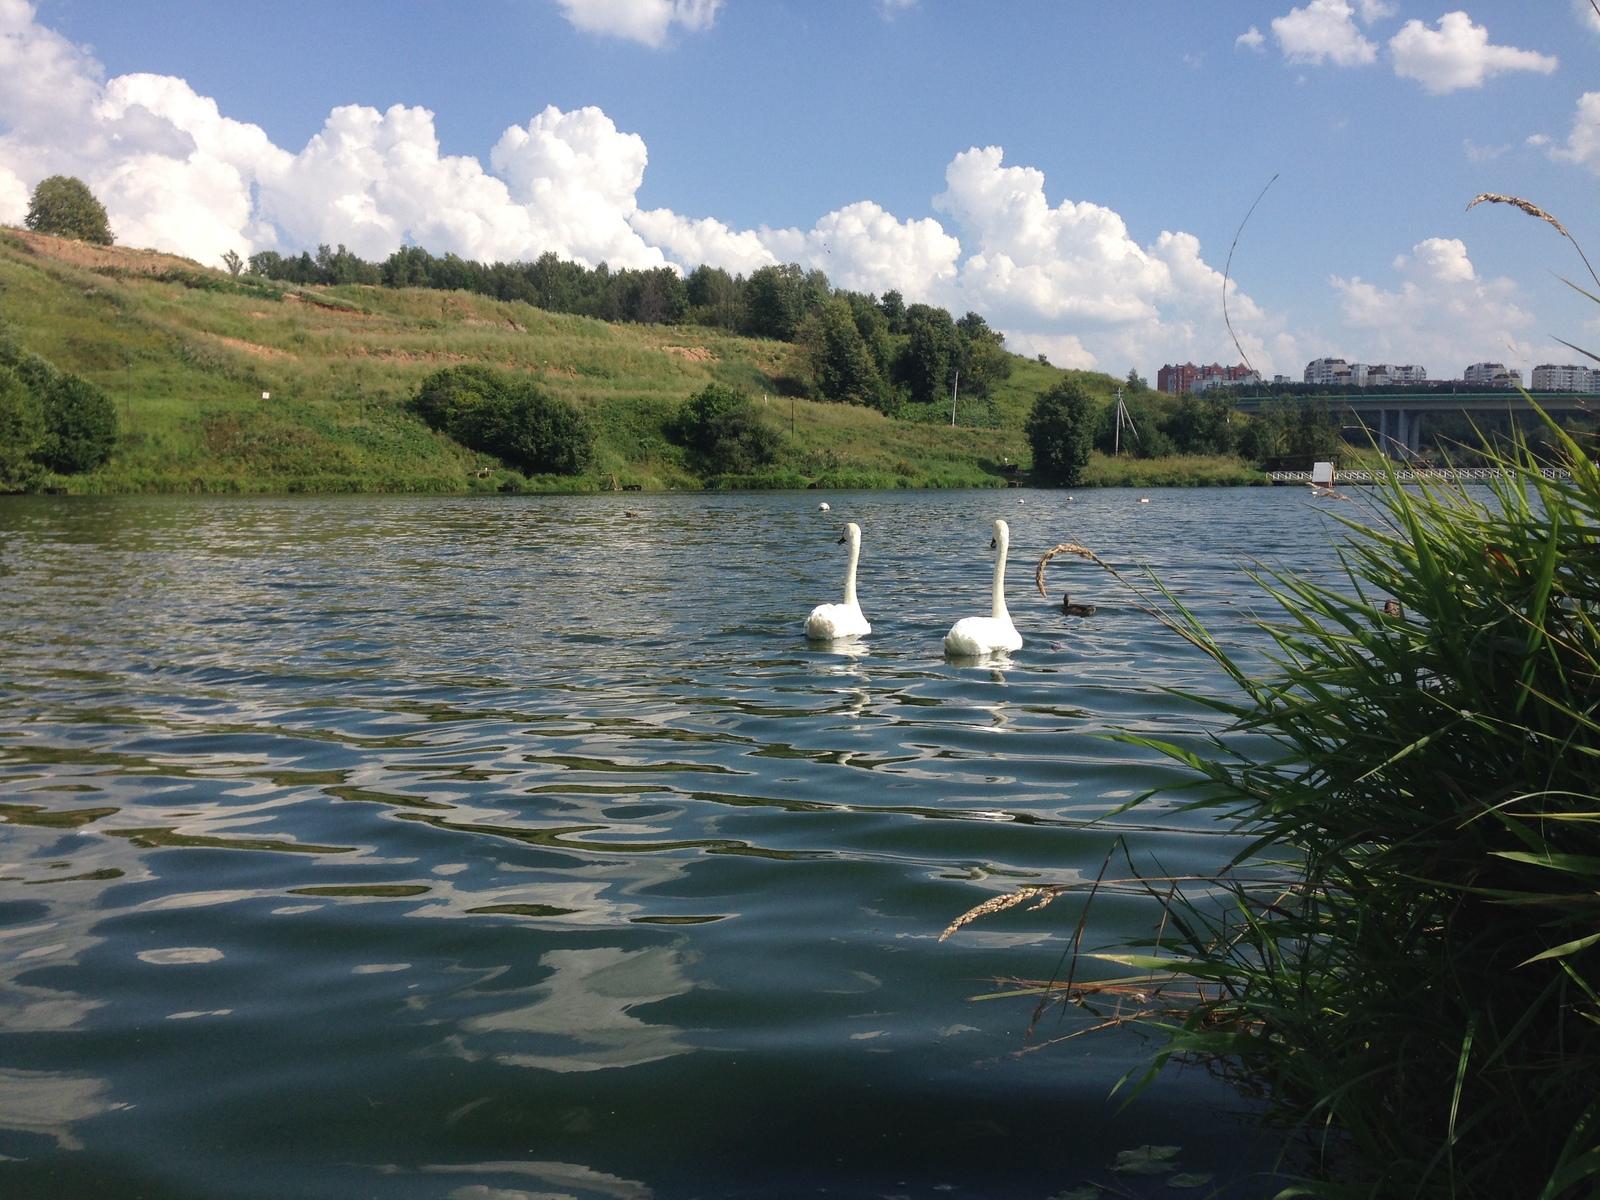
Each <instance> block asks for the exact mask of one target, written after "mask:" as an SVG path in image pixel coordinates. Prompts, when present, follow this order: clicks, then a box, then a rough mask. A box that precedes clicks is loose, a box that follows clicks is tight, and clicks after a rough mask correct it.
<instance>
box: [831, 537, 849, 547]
mask: <svg viewBox="0 0 1600 1200" xmlns="http://www.w3.org/2000/svg"><path fill="white" fill-rule="evenodd" d="M849 540H850V538H849V536H848V535H845V536H843V537H841V538H840V539H839V540H838V541H837V542H835V543H834V545H836V546H842V545H844V544H845V543H846V542H848V541H849Z"/></svg>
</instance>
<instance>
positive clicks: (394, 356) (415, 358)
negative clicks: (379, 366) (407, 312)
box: [345, 346, 473, 363]
mask: <svg viewBox="0 0 1600 1200" xmlns="http://www.w3.org/2000/svg"><path fill="white" fill-rule="evenodd" d="M345 356H346V357H347V358H370V359H372V360H373V361H374V362H400V363H429V362H471V361H473V359H472V358H471V356H470V355H466V354H451V353H450V352H449V351H447V350H374V349H373V348H372V347H371V346H352V347H351V348H350V349H349V350H348V351H346V352H345Z"/></svg>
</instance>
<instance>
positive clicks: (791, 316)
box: [744, 263, 830, 342]
mask: <svg viewBox="0 0 1600 1200" xmlns="http://www.w3.org/2000/svg"><path fill="white" fill-rule="evenodd" d="M829 291H830V289H829V287H828V277H827V276H826V275H824V274H823V273H822V272H821V271H811V272H809V273H808V272H804V271H802V270H801V269H800V266H799V264H798V263H786V264H785V265H783V266H781V267H762V268H761V269H760V270H759V271H756V272H755V273H754V274H752V275H751V276H750V278H749V280H748V281H747V282H746V283H745V285H744V309H745V332H746V333H748V334H750V335H751V336H753V337H767V338H777V339H778V340H779V341H782V342H792V341H794V338H795V334H797V333H798V332H799V331H800V322H802V321H803V320H805V317H806V314H807V313H809V312H810V311H812V310H813V309H815V308H820V307H822V305H823V304H824V303H826V302H827V299H828V296H829Z"/></svg>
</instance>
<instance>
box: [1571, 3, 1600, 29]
mask: <svg viewBox="0 0 1600 1200" xmlns="http://www.w3.org/2000/svg"><path fill="white" fill-rule="evenodd" d="M1572 15H1573V16H1575V17H1577V18H1578V20H1579V21H1580V22H1581V23H1582V24H1583V25H1584V26H1585V27H1586V28H1588V29H1590V30H1592V31H1593V32H1595V33H1600V12H1596V11H1595V9H1594V5H1593V4H1590V3H1589V0H1572Z"/></svg>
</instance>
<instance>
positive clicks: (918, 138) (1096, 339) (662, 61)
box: [0, 0, 1600, 377]
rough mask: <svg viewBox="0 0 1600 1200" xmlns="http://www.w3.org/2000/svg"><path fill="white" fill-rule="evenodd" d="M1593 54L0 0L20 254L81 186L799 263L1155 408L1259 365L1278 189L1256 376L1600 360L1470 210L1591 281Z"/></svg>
mask: <svg viewBox="0 0 1600 1200" xmlns="http://www.w3.org/2000/svg"><path fill="white" fill-rule="evenodd" d="M1597 30H1600V18H1597V17H1595V15H1594V14H1593V13H1592V11H1591V10H1590V9H1589V7H1588V5H1587V3H1582V4H1579V3H1572V2H1570V0H1538V2H1537V3H1527V2H1526V0H1523V2H1521V3H1511V2H1509V0H1499V2H1487V0H1482V2H1475V0H1467V2H1466V7H1465V8H1459V7H1457V6H1456V5H1453V4H1448V3H1446V4H1422V3H1415V2H1413V0H1301V2H1300V3H1295V2H1294V0H1260V2H1255V0H1239V2H1237V3H1201V4H1197V3H1194V2H1193V0H1125V2H1123V3H1117V4H1104V3H1079V2H1076V0H1057V2H1054V3H1043V2H1039V3H1030V2H1023V0H1016V2H1008V0H988V2H985V3H977V2H975V0H913V2H909V3H908V2H898V0H897V2H892V3H885V2H884V0H805V2H801V0H720V2H719V0H479V2H477V3H473V4H467V5H450V6H446V5H439V4H436V3H435V4H422V3H396V2H390V3H382V4H380V3H376V2H360V3H339V2H338V0H327V2H324V3H318V4H313V3H305V2H303V0H275V2H273V3H265V2H259V3H258V2H239V0H232V2H230V3H228V4H226V5H220V4H215V3H209V4H207V3H197V2H181V0H167V2H162V3H155V2H148V0H120V2H118V3H111V2H108V0H39V3H37V4H36V5H34V6H30V5H28V4H26V3H23V2H22V0H0V131H3V132H0V220H4V221H11V222H15V221H17V220H18V219H19V218H20V215H21V213H20V209H19V205H23V204H25V200H26V190H27V189H28V188H31V186H32V185H33V184H34V183H36V182H37V180H38V178H42V177H43V174H46V173H55V172H56V171H67V172H69V173H75V174H80V175H82V176H83V177H84V178H86V179H87V180H89V182H90V183H91V185H92V186H94V187H95V188H96V191H97V194H100V195H102V198H103V199H106V201H107V204H108V207H109V208H110V209H111V212H112V217H113V222H114V225H115V227H116V228H117V229H118V232H119V236H120V237H121V240H124V241H130V242H135V243H139V244H150V245H159V246H161V247H163V248H168V249H174V250H180V251H182V252H186V253H189V254H191V255H193V256H194V257H196V258H199V259H201V260H202V261H215V260H216V259H217V257H218V256H219V255H220V254H221V253H222V252H223V250H225V249H227V248H237V249H239V250H240V251H241V252H248V251H252V250H257V249H265V248H275V249H280V250H285V251H287V250H297V249H299V248H302V247H304V246H313V247H314V246H315V244H316V243H317V242H319V241H329V242H340V241H342V242H345V243H346V244H349V245H350V246H351V247H352V248H353V249H357V250H358V251H360V252H362V253H364V254H366V255H368V256H369V257H381V256H382V255H383V254H386V253H387V252H388V251H389V250H390V249H392V248H393V247H394V246H396V245H399V244H402V243H403V242H413V243H416V244H421V245H424V246H427V247H428V248H429V249H432V250H434V251H436V252H442V251H445V250H454V251H457V252H459V253H463V254H469V255H472V256H476V257H500V258H518V257H533V256H536V255H537V253H539V252H540V251H542V250H543V249H554V250H556V251H557V252H558V253H562V254H564V255H570V256H573V257H579V258H583V259H585V260H586V261H590V262H597V261H600V260H601V259H606V260H608V261H610V262H612V263H613V264H614V265H616V264H627V265H650V264H652V263H656V262H671V263H674V264H677V265H680V266H684V267H692V266H693V265H695V264H696V263H697V262H699V261H702V260H707V261H715V262H718V263H719V264H720V265H726V266H728V267H729V268H730V269H744V270H748V269H751V268H752V267H754V266H756V265H760V263H762V262H765V261H773V260H782V261H789V260H797V261H801V262H803V263H805V264H806V265H808V266H812V265H815V266H820V267H822V268H823V269H824V270H827V271H828V272H829V274H830V276H831V277H833V278H835V279H836V280H837V281H839V282H842V283H847V284H849V285H850V286H857V287H862V288H864V289H865V290H872V291H882V290H884V289H885V288H887V287H899V288H900V289H901V290H902V291H903V292H905V293H906V294H907V295H908V297H911V298H917V299H926V300H930V301H932V302H935V303H940V304H944V305H946V306H947V307H950V308H952V309H953V310H955V311H957V312H960V311H965V310H966V309H967V308H975V309H977V310H978V311H980V312H984V313H985V314H986V315H988V316H989V317H990V318H991V320H992V321H993V322H994V323H995V324H997V325H998V326H1000V327H1001V328H1003V329H1006V330H1007V331H1008V334H1009V336H1010V339H1011V344H1012V345H1013V346H1014V347H1015V348H1017V349H1020V350H1025V351H1027V352H1030V353H1034V352H1045V353H1048V354H1049V355H1050V357H1051V360H1052V361H1054V362H1058V363H1062V364H1067V365H1083V366H1095V367H1097V368H1099V369H1103V370H1108V371H1112V372H1115V373H1118V374H1120V373H1121V372H1123V371H1125V370H1126V369H1127V368H1128V367H1129V366H1137V367H1138V368H1139V369H1140V370H1141V371H1144V372H1146V373H1147V374H1148V373H1152V372H1153V371H1154V370H1155V368H1157V367H1159V366H1160V365H1161V363H1162V362H1164V361H1182V360H1184V359H1190V358H1193V359H1196V360H1200V359H1204V360H1207V361H1209V360H1211V359H1214V358H1221V359H1224V360H1226V361H1230V362H1231V361H1236V360H1237V358H1238V353H1237V351H1235V350H1234V349H1233V346H1232V344H1231V341H1230V340H1229V338H1228V336H1227V334H1226V331H1225V330H1224V329H1223V327H1222V323H1221V320H1220V316H1221V314H1220V294H1221V280H1220V278H1219V273H1220V272H1221V270H1222V267H1223V263H1224V261H1225V260H1226V257H1227V253H1228V246H1229V242H1230V241H1231V240H1232V238H1233V235H1234V231H1235V229H1236V228H1237V226H1238V224H1239V221H1240V220H1241V219H1242V217H1243V216H1244V213H1245V212H1246V210H1247V209H1248V208H1249V206H1250V204H1251V202H1252V201H1253V200H1254V199H1255V197H1256V195H1257V194H1258V193H1259V192H1260V190H1261V188H1262V187H1263V186H1264V185H1265V184H1266V183H1267V181H1268V180H1269V179H1270V178H1272V177H1273V176H1274V175H1277V176H1278V180H1277V183H1276V184H1274V186H1273V187H1272V189H1271V191H1270V192H1268V194H1267V196H1266V197H1265V199H1264V200H1263V201H1262V203H1261V206H1260V208H1259V209H1258V210H1257V212H1256V214H1255V216H1254V217H1253V218H1252V220H1251V223H1250V226H1249V227H1248V229H1247V230H1246V231H1245V234H1244V237H1243V239H1242V241H1241V243H1240V247H1239V250H1238V253H1237V255H1236V257H1235V261H1234V278H1235V279H1236V280H1237V282H1238V287H1239V291H1238V292H1237V293H1235V296H1234V300H1233V301H1232V304H1233V305H1234V311H1235V316H1236V325H1239V326H1240V332H1241V335H1242V339H1243V340H1244V343H1245V347H1246V350H1247V351H1249V352H1250V354H1251V357H1252V360H1253V361H1257V363H1258V365H1261V366H1264V367H1266V369H1268V370H1269V371H1279V372H1284V373H1288V374H1292V375H1298V373H1299V370H1300V368H1301V367H1302V366H1303V365H1304V362H1305V360H1306V359H1307V358H1309V357H1312V356H1314V355H1320V354H1325V353H1332V354H1340V355H1343V356H1344V357H1347V358H1352V359H1361V360H1362V361H1369V362H1370V361H1389V362H1421V363H1423V364H1424V365H1425V366H1426V367H1427V368H1428V370H1429V372H1430V374H1432V375H1434V376H1436V377H1449V376H1453V375H1457V374H1459V373H1460V370H1461V368H1462V367H1463V366H1464V365H1465V364H1466V363H1467V362H1471V361H1475V360H1478V359H1495V360H1500V361H1505V362H1508V363H1511V364H1512V365H1517V366H1521V367H1523V368H1524V369H1525V370H1526V368H1527V367H1530V366H1532V365H1533V364H1534V363H1535V362H1544V361H1551V360H1555V361H1570V360H1571V358H1572V354H1571V352H1570V351H1566V350H1563V349H1561V348H1560V347H1559V346H1557V345H1556V344H1555V342H1554V341H1553V340H1552V335H1554V336H1560V337H1565V338H1568V339H1569V340H1573V341H1579V342H1583V341H1584V339H1585V338H1586V337H1595V338H1596V339H1597V340H1600V327H1597V326H1595V325H1594V324H1593V316H1592V313H1591V310H1592V306H1591V305H1588V303H1587V302H1585V301H1583V300H1581V298H1577V297H1575V296H1573V295H1572V294H1571V293H1569V292H1568V290H1567V289H1566V288H1564V287H1563V286H1562V285H1561V284H1560V282H1559V281H1558V280H1557V279H1556V278H1555V275H1556V273H1561V274H1571V273H1572V272H1573V271H1578V270H1581V269H1582V266H1581V263H1579V262H1578V261H1577V259H1576V256H1575V255H1573V254H1572V252H1571V250H1570V248H1569V247H1567V246H1566V245H1565V244H1564V243H1563V242H1562V241H1561V239H1560V238H1559V236H1558V235H1556V234H1555V232H1554V230H1552V229H1550V228H1548V227H1547V226H1544V225H1541V224H1539V223H1538V222H1535V221H1532V220H1530V219H1528V218H1526V217H1523V216H1522V215H1521V214H1517V213H1513V212H1511V211H1510V210H1508V209H1504V208H1494V209H1491V208H1488V207H1479V208H1477V209H1474V210H1473V211H1472V212H1470V213H1468V212H1465V211H1464V209H1465V206H1466V203H1467V201H1468V200H1470V199H1471V198H1472V196H1474V195H1476V194H1477V193H1478V192H1481V191H1498V192H1508V193H1513V194H1517V195H1523V196H1528V197H1530V198H1532V199H1534V200H1536V201H1537V202H1538V203H1540V204H1541V205H1543V206H1544V207H1546V208H1547V209H1550V210H1551V211H1553V212H1556V213H1557V214H1558V215H1560V216H1561V218H1562V219H1563V221H1564V222H1565V223H1566V224H1567V225H1568V226H1569V227H1570V228H1571V229H1572V231H1573V233H1574V234H1575V235H1576V236H1577V237H1578V238H1579V239H1580V240H1582V241H1584V243H1585V245H1586V246H1590V247H1593V248H1596V249H1600V220H1597V219H1596V216H1597V214H1596V209H1595V204H1594V197H1595V185H1596V182H1597V180H1596V176H1597V174H1600V71H1597V70H1596V68H1597V66H1600V32H1597ZM1252 31H1253V32H1252ZM1241 39H1242V40H1241ZM7 79H9V80H10V82H9V83H8V82H7ZM1589 94H1593V95H1594V99H1593V100H1586V99H1585V97H1586V95H1589ZM208 102H214V106H215V107H214V109H212V108H209V107H208ZM397 105H398V106H403V107H402V108H401V109H399V110H393V109H392V106H397ZM352 106H353V107H352ZM336 110H338V111H339V112H341V113H343V114H344V116H343V117H341V118H339V119H338V120H336V121H333V123H332V124H330V114H334V113H335V111H336ZM427 114H432V115H431V119H430V118H429V117H428V116H427ZM508 130H514V131H516V132H515V134H514V135H508V133H507V131H508ZM434 137H436V138H437V149H436V151H435V150H433V149H432V148H431V147H432V139H433V138H434ZM314 139H320V140H319V141H318V140H314ZM974 152H976V153H974ZM430 156H431V157H430ZM1019 168H1020V169H1021V170H1019Z"/></svg>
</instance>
